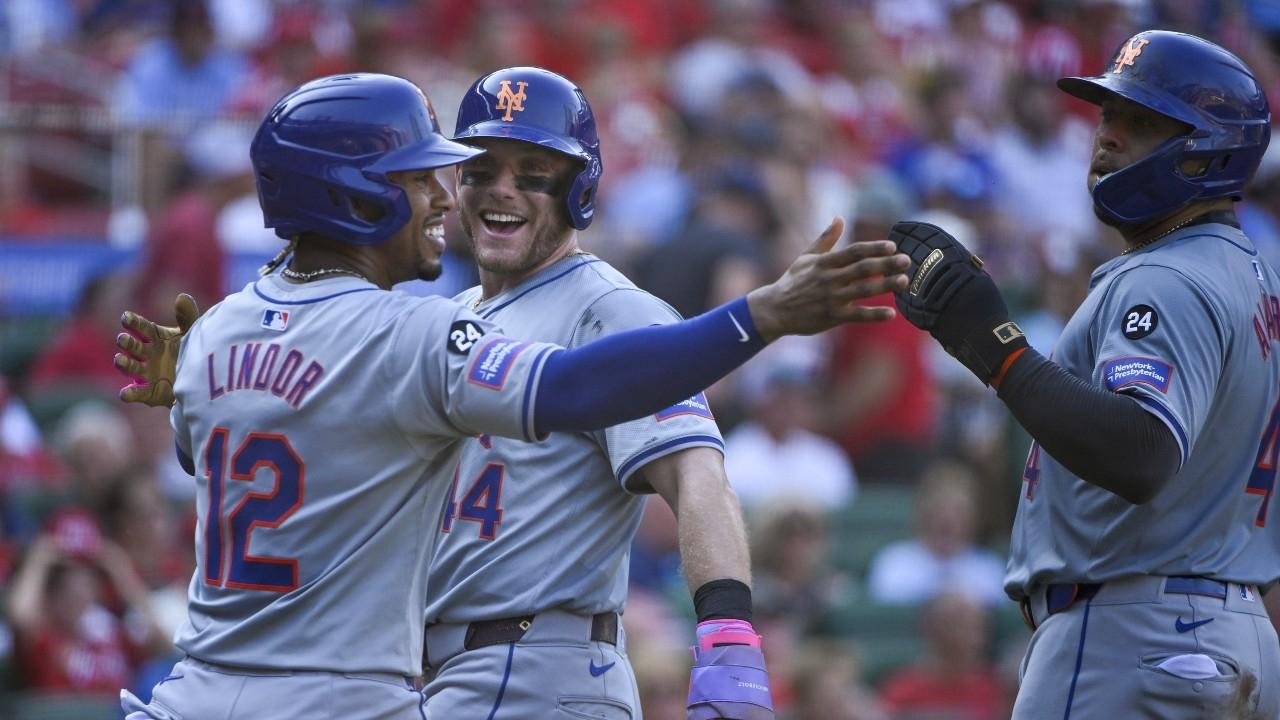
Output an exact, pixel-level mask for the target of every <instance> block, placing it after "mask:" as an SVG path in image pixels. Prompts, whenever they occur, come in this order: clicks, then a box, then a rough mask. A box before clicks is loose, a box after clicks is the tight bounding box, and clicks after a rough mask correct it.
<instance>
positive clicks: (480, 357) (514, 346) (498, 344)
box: [467, 337, 529, 390]
mask: <svg viewBox="0 0 1280 720" xmlns="http://www.w3.org/2000/svg"><path fill="white" fill-rule="evenodd" d="M528 346H529V345H528V343H523V342H520V341H519V340H509V339H507V338H503V337H500V338H496V339H494V340H492V341H490V342H489V344H488V345H485V346H484V347H482V348H480V349H479V350H477V351H476V357H475V359H474V360H472V361H471V371H470V372H468V373H467V382H470V383H473V384H475V385H480V386H482V387H487V388H489V389H491V390H501V389H502V386H503V384H505V383H506V382H507V373H509V372H511V366H512V365H513V364H515V361H516V356H517V355H519V354H520V352H521V351H522V350H524V349H525V348H526V347H528Z"/></svg>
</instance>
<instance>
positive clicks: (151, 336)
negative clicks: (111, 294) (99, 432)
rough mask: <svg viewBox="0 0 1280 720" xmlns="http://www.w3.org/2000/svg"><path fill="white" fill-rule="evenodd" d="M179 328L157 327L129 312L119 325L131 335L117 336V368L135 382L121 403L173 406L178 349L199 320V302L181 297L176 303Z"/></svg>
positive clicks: (122, 393) (122, 391)
mask: <svg viewBox="0 0 1280 720" xmlns="http://www.w3.org/2000/svg"><path fill="white" fill-rule="evenodd" d="M173 307H174V315H175V316H176V317H177V321H178V326H177V327H170V326H166V325H157V324H155V323H153V322H151V321H150V320H148V319H146V318H145V317H143V316H141V315H139V314H137V313H135V312H131V311H128V310H126V311H125V312H124V314H123V315H121V316H120V324H121V325H123V326H124V328H125V329H126V330H128V331H129V332H123V333H120V334H119V335H117V336H116V348H117V349H119V350H120V352H118V353H116V356H115V366H116V369H117V370H119V371H120V372H122V373H124V374H125V375H128V376H129V378H130V379H131V380H132V381H133V382H131V383H129V384H128V385H126V386H124V387H123V388H121V389H120V399H121V400H123V401H125V402H131V403H144V404H146V405H150V406H152V407H169V406H171V405H173V400H174V398H173V381H174V378H176V377H177V375H178V347H179V345H180V344H181V342H182V338H183V336H184V335H186V334H187V331H188V330H190V329H191V326H192V325H193V324H195V321H196V318H198V317H200V311H199V309H198V308H196V301H195V299H194V298H192V297H191V296H190V295H188V294H186V293H182V294H181V295H178V297H177V299H176V300H174V303H173Z"/></svg>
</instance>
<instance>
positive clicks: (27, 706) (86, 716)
mask: <svg viewBox="0 0 1280 720" xmlns="http://www.w3.org/2000/svg"><path fill="white" fill-rule="evenodd" d="M0 707H2V706H0ZM120 714H121V712H120V700H119V699H118V698H116V697H113V696H110V695H107V696H103V695H88V696H83V695H52V694H45V693H24V694H21V695H14V696H11V697H10V700H9V707H8V714H7V715H5V717H8V718H12V720H115V719H116V718H118V717H120Z"/></svg>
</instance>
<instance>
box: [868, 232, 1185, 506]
mask: <svg viewBox="0 0 1280 720" xmlns="http://www.w3.org/2000/svg"><path fill="white" fill-rule="evenodd" d="M889 238H890V239H891V240H892V241H893V242H894V243H895V244H896V245H897V246H898V249H899V250H900V251H901V252H903V253H905V254H907V255H908V256H910V258H911V268H910V271H909V272H908V275H909V277H910V278H911V280H910V285H908V286H907V287H906V288H905V289H903V290H899V291H897V292H895V293H894V300H895V301H896V302H897V305H898V308H899V309H900V310H902V314H903V316H904V317H906V318H907V320H908V321H910V322H911V324H912V325H915V326H916V327H918V328H920V329H921V330H925V331H928V332H929V334H930V335H932V336H933V337H934V339H936V340H937V341H938V342H939V343H941V344H942V346H943V347H944V348H946V350H947V352H949V353H951V354H952V355H953V356H955V358H956V359H957V360H959V361H960V362H961V363H963V364H964V366H965V367H967V368H969V370H970V371H971V372H972V373H973V374H974V375H976V376H977V377H978V379H979V380H981V381H982V382H983V383H986V384H987V385H991V386H993V387H995V388H996V389H997V391H998V392H999V395H1000V399H1001V400H1003V401H1004V403H1005V405H1007V406H1008V407H1009V410H1010V411H1011V412H1012V413H1013V416H1014V417H1015V418H1017V419H1018V422H1019V423H1021V424H1022V426H1023V427H1024V428H1026V430H1027V432H1028V433H1030V435H1031V437H1033V438H1035V439H1036V441H1038V442H1039V443H1040V445H1041V446H1042V447H1043V448H1044V450H1045V452H1047V453H1049V455H1051V456H1052V457H1053V458H1054V459H1055V460H1057V461H1058V462H1060V463H1062V465H1063V466H1064V467H1066V468H1067V469H1068V470H1070V471H1071V472H1072V473H1073V474H1074V475H1076V476H1077V477H1079V478H1080V479H1081V480H1084V481H1085V482H1089V483H1092V484H1094V485H1097V486H1098V487H1101V488H1103V489H1104V490H1108V491H1110V492H1113V493H1115V494H1116V495H1119V496H1120V497H1122V498H1124V499H1125V500H1128V501H1129V502H1132V503H1135V504H1141V503H1145V502H1147V501H1149V500H1151V498H1153V497H1155V495H1156V493H1157V492H1159V490H1160V488H1162V487H1163V486H1164V483H1165V482H1167V481H1168V479H1169V478H1170V477H1172V476H1173V474H1174V473H1175V472H1177V470H1178V466H1179V460H1180V454H1179V449H1178V445H1177V441H1176V439H1175V438H1174V436H1173V433H1172V432H1170V430H1169V428H1168V426H1166V425H1165V424H1164V423H1162V422H1161V421H1160V420H1158V419H1157V418H1156V417H1155V416H1154V415H1152V414H1151V413H1149V412H1147V411H1146V410H1144V409H1143V408H1142V407H1141V406H1140V405H1139V404H1138V402H1137V401H1136V400H1134V399H1133V398H1132V397H1130V396H1127V395H1123V394H1119V393H1113V392H1111V391H1109V390H1107V389H1106V388H1102V387H1098V386H1096V385H1091V384H1089V383H1087V382H1085V381H1084V380H1081V379H1080V378H1077V377H1076V376H1074V375H1072V374H1071V373H1069V372H1067V371H1066V370H1064V369H1063V368H1062V367H1061V366H1059V365H1057V364H1056V363H1054V362H1052V361H1051V360H1048V359H1046V358H1045V357H1043V356H1041V355H1040V354H1039V353H1037V352H1036V351H1035V350H1034V349H1032V348H1031V346H1030V345H1029V344H1028V343H1027V339H1026V337H1024V336H1023V334H1022V330H1020V329H1019V328H1018V326H1017V325H1016V324H1014V323H1013V322H1012V321H1011V320H1010V319H1009V310H1008V308H1007V307H1006V306H1005V303H1004V298H1002V297H1001V296H1000V290H999V288H997V287H996V284H995V281H993V280H992V279H991V276H990V275H988V274H987V273H986V271H985V270H983V269H982V261H981V260H979V259H978V258H976V257H974V256H973V255H971V254H970V253H969V251H968V250H966V249H965V248H964V246H963V245H961V244H960V243H959V242H957V241H956V239H955V238H953V237H952V236H951V235H949V234H948V233H947V232H946V231H945V230H943V229H942V228H939V227H936V226H934V225H929V224H927V223H917V222H905V221H904V222H899V223H897V224H895V225H894V226H893V229H892V230H891V231H890V232H889Z"/></svg>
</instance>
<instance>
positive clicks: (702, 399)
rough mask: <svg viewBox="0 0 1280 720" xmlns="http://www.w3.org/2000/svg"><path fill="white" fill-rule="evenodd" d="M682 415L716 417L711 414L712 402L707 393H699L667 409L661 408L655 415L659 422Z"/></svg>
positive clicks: (712, 418)
mask: <svg viewBox="0 0 1280 720" xmlns="http://www.w3.org/2000/svg"><path fill="white" fill-rule="evenodd" d="M680 415H697V416H698V417H703V418H706V419H708V420H715V417H714V416H712V415H711V404H710V403H708V402H707V394H706V393H698V394H697V395H694V396H693V397H691V398H689V399H688V400H681V401H680V402H678V403H676V404H675V405H672V406H671V407H669V408H667V409H666V410H659V411H658V413H657V415H655V416H654V417H656V418H658V422H662V421H663V420H670V419H671V418H673V417H678V416H680Z"/></svg>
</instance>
